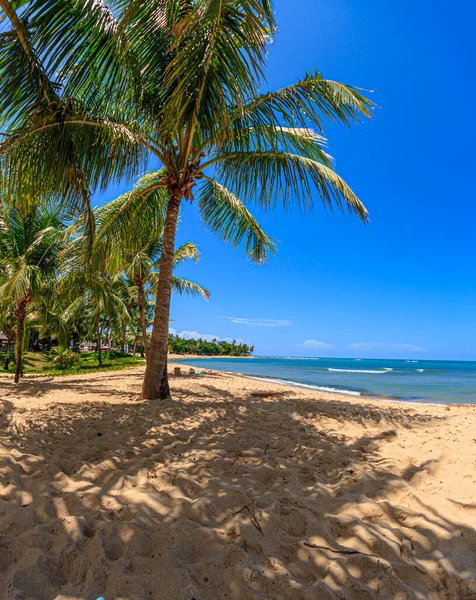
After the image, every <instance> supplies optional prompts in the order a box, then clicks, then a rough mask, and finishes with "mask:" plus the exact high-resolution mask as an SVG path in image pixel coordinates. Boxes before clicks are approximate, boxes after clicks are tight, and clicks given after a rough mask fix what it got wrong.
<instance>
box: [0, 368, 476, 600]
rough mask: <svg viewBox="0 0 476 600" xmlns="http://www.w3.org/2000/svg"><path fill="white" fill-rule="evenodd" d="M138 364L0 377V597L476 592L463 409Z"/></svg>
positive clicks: (468, 425)
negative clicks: (156, 380) (168, 389)
mask: <svg viewBox="0 0 476 600" xmlns="http://www.w3.org/2000/svg"><path fill="white" fill-rule="evenodd" d="M142 374H143V368H142V367H141V368H136V369H133V370H130V371H122V372H112V373H98V374H94V375H89V376H84V375H81V376H71V377H62V378H60V379H43V380H38V379H35V380H25V381H24V382H23V383H21V384H20V385H19V386H18V387H14V386H13V384H12V383H11V382H9V381H1V382H0V425H1V427H0V600H36V599H38V600H47V599H48V600H90V599H93V600H95V599H96V598H97V597H98V596H104V597H105V599H106V600H112V599H123V600H142V599H144V598H153V599H156V600H258V599H260V600H317V599H318V600H327V599H329V600H330V599H333V600H337V599H340V600H342V599H346V600H349V599H352V600H353V599H362V600H364V599H369V598H380V599H382V600H407V599H412V598H417V599H421V600H437V599H438V600H439V599H446V600H449V599H455V600H464V599H470V598H476V530H475V527H476V469H475V460H476V407H472V406H451V407H445V406H424V405H416V404H415V405H409V404H398V403H395V402H382V401H379V400H375V399H372V400H366V399H365V398H355V397H345V396H336V395H330V394H324V393H320V392H313V391H309V390H301V389H297V388H287V387H282V386H278V385H276V384H272V383H268V382H261V381H256V380H250V379H244V378H242V377H238V376H234V375H226V374H213V375H205V376H197V377H191V376H182V377H180V378H172V380H171V383H172V388H173V394H174V399H175V400H174V401H173V402H167V403H166V404H160V403H154V402H146V401H142V400H141V399H140V396H139V392H140V387H141V377H142ZM269 394H271V395H269Z"/></svg>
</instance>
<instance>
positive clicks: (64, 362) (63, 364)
mask: <svg viewBox="0 0 476 600" xmlns="http://www.w3.org/2000/svg"><path fill="white" fill-rule="evenodd" d="M50 355H51V356H52V358H53V362H54V363H55V365H56V366H57V367H58V369H70V368H71V367H74V365H76V364H78V362H79V354H77V353H76V352H72V351H71V350H61V349H60V348H53V349H52V350H51V352H50Z"/></svg>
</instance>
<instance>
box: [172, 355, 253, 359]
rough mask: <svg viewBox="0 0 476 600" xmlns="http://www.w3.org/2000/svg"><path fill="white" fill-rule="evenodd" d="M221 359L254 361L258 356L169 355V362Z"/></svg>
mask: <svg viewBox="0 0 476 600" xmlns="http://www.w3.org/2000/svg"><path fill="white" fill-rule="evenodd" d="M221 358H237V359H247V360H253V359H254V358H256V356H229V355H224V356H206V355H204V354H169V355H168V359H169V360H187V359H193V360H202V359H208V360H214V359H221Z"/></svg>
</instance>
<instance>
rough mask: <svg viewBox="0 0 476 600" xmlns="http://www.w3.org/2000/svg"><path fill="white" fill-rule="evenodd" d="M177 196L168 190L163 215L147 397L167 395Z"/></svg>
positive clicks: (177, 214) (148, 360)
mask: <svg viewBox="0 0 476 600" xmlns="http://www.w3.org/2000/svg"><path fill="white" fill-rule="evenodd" d="M181 199H182V196H181V195H179V194H170V198H169V205H168V208H167V215H166V217H165V225H164V237H163V242H162V254H161V256H160V264H159V268H160V272H159V282H158V284H157V299H156V303H155V314H154V325H153V328H152V335H151V339H150V346H149V352H148V356H147V367H146V370H145V376H144V382H143V384H142V397H143V398H146V399H148V400H166V399H167V398H170V388H169V380H168V374H167V353H168V345H169V319H170V297H171V295H172V270H173V266H174V250H175V234H176V231H177V220H178V216H179V210H180V202H181Z"/></svg>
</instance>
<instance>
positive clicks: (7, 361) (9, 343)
mask: <svg viewBox="0 0 476 600" xmlns="http://www.w3.org/2000/svg"><path fill="white" fill-rule="evenodd" d="M12 342H13V335H8V336H7V355H6V357H5V363H4V365H3V369H4V370H5V371H8V367H9V365H10V355H11V351H12Z"/></svg>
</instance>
